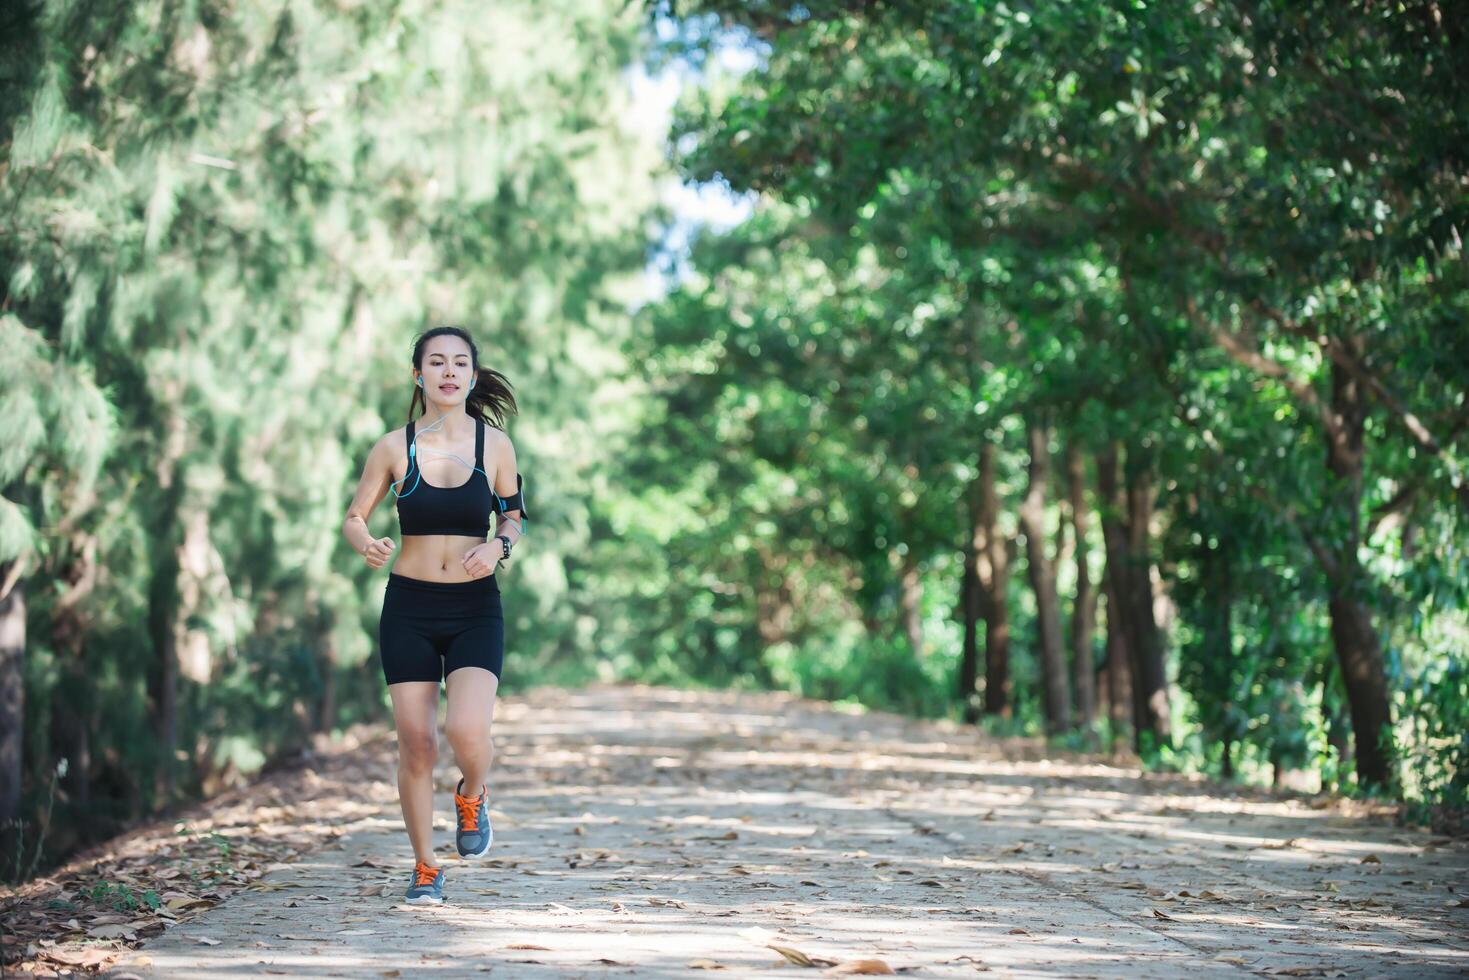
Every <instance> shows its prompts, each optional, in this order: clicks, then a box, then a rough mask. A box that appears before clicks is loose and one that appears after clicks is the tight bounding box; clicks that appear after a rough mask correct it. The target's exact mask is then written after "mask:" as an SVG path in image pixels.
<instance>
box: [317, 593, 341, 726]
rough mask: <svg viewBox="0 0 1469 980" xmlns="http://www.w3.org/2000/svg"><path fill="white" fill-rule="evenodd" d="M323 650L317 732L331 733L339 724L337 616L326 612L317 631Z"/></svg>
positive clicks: (319, 643)
mask: <svg viewBox="0 0 1469 980" xmlns="http://www.w3.org/2000/svg"><path fill="white" fill-rule="evenodd" d="M317 636H318V637H319V639H318V645H319V647H320V650H321V698H320V700H319V701H318V702H317V706H316V725H315V730H316V731H317V732H330V731H331V730H332V729H333V728H334V727H336V724H337V640H336V616H335V614H333V613H332V612H330V611H327V610H324V611H323V612H322V614H321V620H320V622H319V624H318V630H317Z"/></svg>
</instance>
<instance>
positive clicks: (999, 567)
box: [976, 442, 1013, 718]
mask: <svg viewBox="0 0 1469 980" xmlns="http://www.w3.org/2000/svg"><path fill="white" fill-rule="evenodd" d="M979 489H980V493H979V501H980V509H979V521H978V523H977V524H976V528H977V529H980V530H982V531H983V533H984V541H983V544H982V545H981V546H980V548H979V565H978V572H979V591H980V603H979V605H980V609H981V610H982V612H983V614H984V712H985V714H987V715H998V716H1000V717H1002V718H1009V717H1010V712H1011V710H1012V706H1011V702H1010V604H1009V602H1008V595H1009V592H1010V569H1011V568H1012V563H1011V560H1010V558H1011V551H1010V549H1011V547H1012V546H1013V544H1012V542H1011V541H1008V540H1006V539H1005V538H1003V537H1002V536H1001V534H1000V527H999V525H1000V504H999V495H998V493H997V492H996V490H995V447H994V444H993V443H990V442H985V444H984V446H983V447H981V449H980V451H979Z"/></svg>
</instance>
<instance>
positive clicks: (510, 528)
mask: <svg viewBox="0 0 1469 980" xmlns="http://www.w3.org/2000/svg"><path fill="white" fill-rule="evenodd" d="M492 452H493V453H494V454H495V493H496V494H497V495H498V496H500V497H501V498H503V499H504V500H505V501H506V502H507V503H508V504H509V506H508V507H507V508H506V509H505V510H504V511H500V512H499V513H498V520H497V522H496V526H495V538H499V537H505V538H509V539H510V547H512V548H514V547H515V543H516V542H517V541H519V540H520V538H521V535H522V534H523V533H524V530H525V481H524V480H522V479H521V477H520V470H519V468H518V466H517V464H516V460H515V445H514V443H512V442H511V441H510V437H509V436H508V435H506V434H505V433H504V432H501V433H499V434H498V436H497V437H496V438H495V440H494V448H493V449H492ZM491 541H492V542H494V543H496V544H498V543H499V542H497V541H494V538H491Z"/></svg>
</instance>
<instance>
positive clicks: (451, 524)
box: [398, 419, 529, 538]
mask: <svg viewBox="0 0 1469 980" xmlns="http://www.w3.org/2000/svg"><path fill="white" fill-rule="evenodd" d="M413 427H414V423H412V422H409V423H408V430H407V439H408V469H407V471H405V472H404V474H403V482H402V483H401V484H399V485H400V486H402V487H406V488H407V489H406V490H404V491H403V492H402V494H400V495H399V497H398V527H399V531H400V532H401V533H402V534H403V535H404V536H405V537H406V536H411V535H419V534H457V535H462V536H464V537H473V538H483V537H486V536H487V535H488V534H489V528H490V514H492V513H501V514H503V513H505V512H506V511H507V510H518V511H520V516H521V517H522V518H525V517H527V516H529V515H527V514H526V512H525V503H524V501H523V500H522V499H521V489H520V488H521V479H520V474H518V473H517V474H516V475H515V483H516V488H515V495H514V496H512V497H501V496H500V495H499V494H497V493H495V490H494V488H493V487H492V486H490V480H489V477H487V476H486V475H485V471H484V470H483V469H481V468H480V467H481V466H482V465H483V463H484V458H485V423H484V422H481V421H480V420H479V419H475V429H474V461H475V469H474V472H472V473H470V474H469V479H468V480H465V481H464V482H463V483H461V484H459V485H458V486H457V487H436V486H434V485H433V484H432V483H429V482H428V481H427V480H425V479H424V478H423V471H422V470H421V469H419V466H418V460H417V450H418V447H417V446H415V445H414V444H413Z"/></svg>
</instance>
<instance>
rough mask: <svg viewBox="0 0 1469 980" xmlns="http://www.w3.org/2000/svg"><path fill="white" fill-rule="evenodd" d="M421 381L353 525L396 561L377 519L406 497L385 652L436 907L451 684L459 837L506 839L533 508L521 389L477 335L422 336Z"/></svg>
mask: <svg viewBox="0 0 1469 980" xmlns="http://www.w3.org/2000/svg"><path fill="white" fill-rule="evenodd" d="M413 383H414V385H415V390H414V392H413V400H412V402H411V403H410V404H409V407H408V417H409V419H410V421H409V422H408V424H407V425H406V426H404V427H403V428H401V429H394V430H393V431H392V432H389V433H388V434H387V435H385V436H383V437H382V438H381V439H379V440H378V441H377V445H375V446H373V447H372V452H371V453H370V454H369V455H368V457H367V465H366V466H365V467H364V468H363V471H362V479H361V480H360V481H359V482H358V484H357V493H356V495H355V496H353V498H352V505H351V507H349V508H348V510H347V519H346V520H345V521H344V522H343V524H342V533H343V535H345V536H346V538H347V540H348V541H349V542H350V543H351V545H352V547H353V548H354V549H355V550H356V551H357V553H358V554H360V555H362V557H363V558H364V559H365V560H366V561H367V564H368V566H369V567H371V568H381V567H383V565H384V564H386V563H387V562H388V560H389V559H390V558H392V557H393V555H394V552H395V550H396V549H395V547H394V545H393V539H392V538H374V537H373V536H372V533H371V532H370V531H369V530H368V529H367V519H368V517H369V516H371V514H372V512H373V510H374V509H375V508H376V507H377V505H378V504H379V503H380V502H381V501H382V499H383V497H384V496H385V495H386V494H387V493H389V492H390V491H391V492H392V493H393V495H394V496H395V498H396V500H397V507H398V522H399V530H400V532H401V535H402V538H403V548H402V552H401V553H400V554H398V555H397V558H396V560H394V562H393V567H392V569H391V571H390V572H389V574H388V584H387V588H386V590H385V591H384V594H383V609H382V618H381V620H380V621H379V624H378V646H379V650H380V653H381V656H382V665H383V674H384V676H385V678H386V680H387V685H388V694H389V695H390V697H391V698H392V702H393V722H394V725H395V726H396V727H397V730H398V801H399V803H400V804H401V806H402V808H403V823H404V825H405V826H406V827H407V829H408V839H409V841H410V842H411V843H412V844H413V855H414V858H415V866H414V871H413V877H412V879H411V880H410V881H409V885H408V890H407V892H406V894H405V895H404V900H405V901H407V902H410V903H413V904H434V905H437V904H440V903H442V902H443V900H444V877H445V875H444V870H443V869H442V868H441V867H439V865H438V862H437V860H436V859H435V856H434V848H433V796H434V786H433V770H434V763H435V761H436V760H437V758H438V725H437V721H438V709H439V683H440V681H441V680H442V681H444V682H445V684H446V685H447V687H448V691H449V695H448V699H449V711H448V717H447V718H446V719H445V722H444V735H445V736H446V737H447V738H448V740H449V747H450V748H451V749H452V750H453V752H454V762H455V764H456V765H457V766H458V767H459V772H460V775H461V777H462V778H461V779H460V780H459V784H458V786H457V787H456V788H455V793H454V809H455V812H456V824H457V832H456V833H455V845H456V847H457V849H458V851H459V856H460V857H462V858H469V859H472V858H477V857H481V856H483V855H484V854H485V853H486V852H487V851H488V850H489V847H490V841H491V839H492V837H493V831H492V830H491V828H490V815H489V787H488V781H489V771H490V757H491V752H492V744H493V743H492V741H491V738H490V723H491V721H492V720H493V719H494V714H495V695H496V692H497V691H498V690H499V685H500V669H501V666H502V664H503V662H504V656H505V620H504V617H503V616H502V615H501V610H500V586H499V584H498V583H497V582H496V580H495V569H496V568H497V567H498V566H499V565H500V564H501V563H502V562H504V561H507V560H508V559H509V557H510V552H511V550H512V549H513V548H514V547H515V542H516V541H517V540H518V539H519V538H520V535H521V531H522V525H521V521H522V519H523V518H524V517H525V516H526V514H525V503H524V500H523V498H522V494H521V486H522V481H521V479H520V476H519V473H518V471H517V469H516V463H515V447H514V446H512V445H511V444H510V439H509V437H508V436H506V434H505V432H504V425H505V417H506V415H507V414H513V413H514V412H515V397H514V395H513V394H512V393H511V390H510V385H509V383H508V382H507V381H506V380H505V377H504V376H503V375H501V374H499V373H498V372H495V371H491V370H488V369H485V368H481V367H480V363H479V351H478V349H477V348H476V347H475V344H474V341H473V340H471V339H470V337H469V334H467V333H466V332H465V331H463V330H460V329H459V328H457V327H438V328H435V329H433V330H430V331H428V332H427V333H425V334H423V335H422V336H420V337H419V338H418V339H417V340H416V341H414V344H413ZM420 408H421V409H422V410H421V412H419V414H418V416H417V417H416V418H415V414H414V413H415V411H418V410H419V409H420ZM492 516H494V517H495V518H496V526H495V528H494V532H493V533H494V536H493V537H490V533H491V531H490V526H489V525H490V519H491V517H492Z"/></svg>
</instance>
